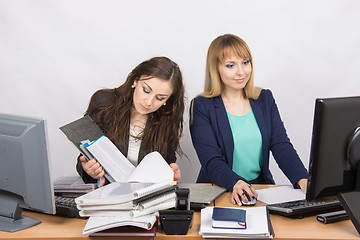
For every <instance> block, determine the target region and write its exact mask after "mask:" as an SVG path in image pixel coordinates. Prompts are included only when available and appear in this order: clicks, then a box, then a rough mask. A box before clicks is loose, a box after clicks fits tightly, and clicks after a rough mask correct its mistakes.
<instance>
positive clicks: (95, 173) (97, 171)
mask: <svg viewBox="0 0 360 240" xmlns="http://www.w3.org/2000/svg"><path fill="white" fill-rule="evenodd" d="M80 161H81V165H82V167H83V169H84V171H85V172H86V173H87V174H88V175H89V176H90V177H92V178H94V179H99V178H101V177H102V176H104V174H105V171H104V169H103V167H102V166H101V165H100V163H99V162H98V161H96V159H95V158H93V159H91V160H89V161H88V160H86V158H85V157H84V156H81V157H80Z"/></svg>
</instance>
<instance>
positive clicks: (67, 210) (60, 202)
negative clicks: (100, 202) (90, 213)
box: [55, 195, 84, 218]
mask: <svg viewBox="0 0 360 240" xmlns="http://www.w3.org/2000/svg"><path fill="white" fill-rule="evenodd" d="M55 207H56V215H58V216H63V217H69V218H84V217H80V215H79V210H78V209H77V207H76V203H75V199H74V198H69V197H62V196H56V195H55Z"/></svg>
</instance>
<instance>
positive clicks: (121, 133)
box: [86, 57, 185, 158]
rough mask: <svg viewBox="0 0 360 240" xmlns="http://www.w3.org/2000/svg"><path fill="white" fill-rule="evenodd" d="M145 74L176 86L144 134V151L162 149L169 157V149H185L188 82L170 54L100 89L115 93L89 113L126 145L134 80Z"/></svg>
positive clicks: (157, 58)
mask: <svg viewBox="0 0 360 240" xmlns="http://www.w3.org/2000/svg"><path fill="white" fill-rule="evenodd" d="M143 77H145V78H150V77H156V78H160V79H162V80H166V81H170V82H171V84H172V87H173V93H172V95H171V96H170V98H169V99H168V100H167V101H166V105H165V106H162V107H160V108H159V109H158V110H157V111H155V112H153V113H150V114H149V116H148V121H147V123H146V126H145V129H144V131H143V134H142V141H143V143H142V144H143V149H144V153H145V154H146V153H149V152H152V151H158V152H160V154H161V155H162V156H163V157H164V158H166V157H167V153H168V150H170V151H171V152H174V153H175V152H177V153H182V151H181V148H180V144H179V140H180V137H181V134H182V131H183V113H184V107H185V104H184V86H183V81H182V74H181V71H180V69H179V67H178V65H177V64H176V63H174V62H173V61H171V60H170V59H168V58H166V57H155V58H151V59H149V60H147V61H144V62H142V63H140V64H139V65H138V66H137V67H135V68H134V69H133V70H132V71H131V72H130V73H129V75H128V76H127V79H126V81H125V83H124V84H122V85H121V86H120V87H118V88H115V89H102V90H99V91H98V92H108V93H111V94H109V95H111V97H110V98H109V99H108V100H107V101H105V102H104V103H102V104H101V105H99V106H95V107H94V106H91V105H90V106H89V108H88V109H87V111H86V113H87V114H88V115H90V116H91V117H92V118H93V120H94V121H95V122H96V123H97V124H98V125H99V126H100V127H101V128H102V130H103V131H104V133H105V135H106V136H107V137H108V138H110V139H111V140H112V141H113V142H114V143H115V144H116V145H117V146H119V147H120V148H122V149H124V148H125V145H126V142H128V140H129V139H128V136H129V129H130V114H131V109H132V107H133V93H134V89H133V88H132V87H131V86H132V85H133V83H134V81H136V80H140V81H141V79H140V78H143ZM94 95H96V93H95V94H94ZM94 95H93V97H94ZM92 100H93V99H92ZM173 157H175V156H173Z"/></svg>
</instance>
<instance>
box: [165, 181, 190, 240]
mask: <svg viewBox="0 0 360 240" xmlns="http://www.w3.org/2000/svg"><path fill="white" fill-rule="evenodd" d="M189 192H190V191H189V189H187V188H178V189H176V209H170V210H160V211H159V215H160V217H159V218H160V223H161V226H162V228H163V229H164V231H165V233H166V234H167V235H186V234H187V232H188V231H189V228H190V227H191V223H192V218H193V215H194V210H189V208H190V204H189Z"/></svg>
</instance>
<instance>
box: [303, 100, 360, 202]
mask: <svg viewBox="0 0 360 240" xmlns="http://www.w3.org/2000/svg"><path fill="white" fill-rule="evenodd" d="M359 139H360V97H344V98H324V99H316V101H315V113H314V124H313V133H312V140H311V150H310V162H309V178H308V185H307V192H306V200H307V201H312V200H314V199H316V198H318V197H321V196H330V195H336V194H338V193H340V192H347V191H352V190H354V189H356V182H359V179H360V176H358V174H357V173H358V171H359V168H358V167H357V163H356V162H358V160H359V158H360V154H359V153H360V151H359V149H360V140H359Z"/></svg>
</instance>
